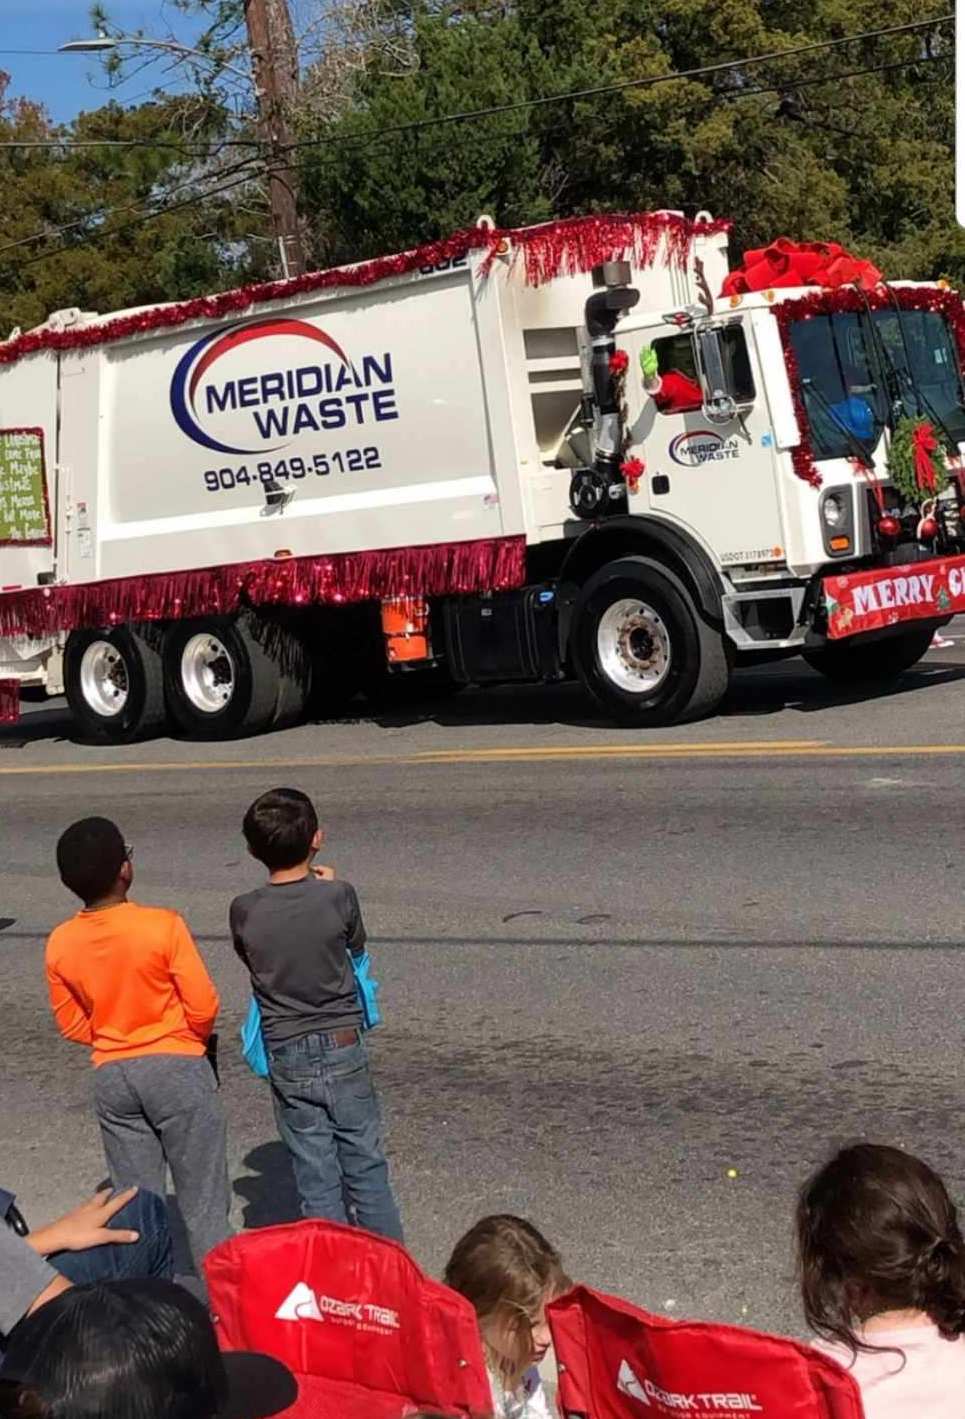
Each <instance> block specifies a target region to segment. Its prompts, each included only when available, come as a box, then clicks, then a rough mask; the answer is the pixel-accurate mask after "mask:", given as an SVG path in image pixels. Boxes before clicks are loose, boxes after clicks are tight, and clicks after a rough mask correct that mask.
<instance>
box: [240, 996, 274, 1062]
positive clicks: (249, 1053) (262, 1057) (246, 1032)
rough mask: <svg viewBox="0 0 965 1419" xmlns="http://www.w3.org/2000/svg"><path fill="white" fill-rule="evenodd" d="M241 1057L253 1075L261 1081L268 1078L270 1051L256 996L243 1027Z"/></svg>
mask: <svg viewBox="0 0 965 1419" xmlns="http://www.w3.org/2000/svg"><path fill="white" fill-rule="evenodd" d="M241 1055H242V1058H243V1059H244V1061H245V1064H247V1066H248V1068H249V1069H250V1070H251V1072H252V1074H257V1076H258V1078H259V1079H267V1078H268V1051H267V1050H266V1049H265V1037H264V1035H263V1034H262V1033H261V1011H260V1010H259V1009H258V1002H257V1000H256V999H255V997H254V996H252V997H251V1000H250V1001H249V1002H248V1014H247V1015H246V1016H245V1023H244V1024H243V1025H242V1027H241Z"/></svg>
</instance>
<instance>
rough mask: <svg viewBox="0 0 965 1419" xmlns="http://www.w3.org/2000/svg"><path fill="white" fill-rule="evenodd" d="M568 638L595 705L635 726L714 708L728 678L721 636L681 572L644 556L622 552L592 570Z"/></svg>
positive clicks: (654, 724)
mask: <svg viewBox="0 0 965 1419" xmlns="http://www.w3.org/2000/svg"><path fill="white" fill-rule="evenodd" d="M571 644H572V650H573V660H574V664H575V666H576V671H577V674H578V675H579V677H580V679H581V680H582V682H583V684H584V685H585V686H586V688H587V689H588V690H589V692H590V694H591V695H592V696H593V698H594V699H595V700H596V702H597V703H598V704H599V705H600V707H601V708H602V709H603V710H605V711H606V713H607V714H608V715H611V716H612V717H613V718H614V719H617V720H619V721H620V722H621V723H623V724H634V725H639V726H640V727H641V728H649V727H651V726H652V727H654V728H656V727H658V726H659V725H664V724H679V723H681V722H682V721H684V720H691V719H698V718H699V717H700V716H702V715H707V714H710V713H712V712H713V710H715V709H716V708H717V706H718V704H719V703H720V701H721V700H722V699H723V697H724V694H725V693H726V690H727V685H728V682H729V679H730V658H729V656H728V653H727V648H726V646H725V644H724V639H723V636H722V635H721V633H720V632H718V631H715V630H714V629H713V628H712V627H711V626H707V625H705V623H704V622H703V621H702V620H701V617H700V614H699V612H698V610H697V608H696V606H695V605H694V601H693V598H692V597H691V595H690V593H689V591H688V590H687V588H686V587H685V586H684V584H683V582H682V581H681V580H680V579H679V577H677V576H675V575H674V573H673V572H672V571H670V570H669V568H667V567H665V566H662V565H661V563H659V562H655V561H652V560H651V559H650V558H649V557H621V558H620V559H619V561H615V562H610V563H608V564H607V565H606V566H605V567H602V568H601V569H600V570H599V571H598V572H596V573H595V574H594V575H593V576H592V577H590V579H589V581H587V582H586V584H585V585H584V587H583V589H582V590H581V592H580V595H579V597H578V599H577V602H576V606H575V609H574V619H573V630H572V633H571Z"/></svg>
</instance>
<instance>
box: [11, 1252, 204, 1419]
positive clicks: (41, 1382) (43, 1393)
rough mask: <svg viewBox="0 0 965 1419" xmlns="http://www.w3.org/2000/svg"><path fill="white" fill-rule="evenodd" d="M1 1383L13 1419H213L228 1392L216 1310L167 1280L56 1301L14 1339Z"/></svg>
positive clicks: (82, 1290) (95, 1289)
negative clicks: (22, 1418) (214, 1319)
mask: <svg viewBox="0 0 965 1419" xmlns="http://www.w3.org/2000/svg"><path fill="white" fill-rule="evenodd" d="M8 1376H9V1377H10V1381H11V1382H7V1377H8ZM0 1377H2V1378H3V1379H4V1383H3V1385H0V1415H2V1416H3V1419H13V1416H15V1415H19V1416H25V1419H213V1416H214V1415H216V1414H217V1412H218V1410H219V1409H220V1408H221V1407H222V1405H223V1404H224V1401H225V1398H226V1396H227V1393H228V1381H227V1376H226V1373H225V1367H224V1362H223V1361H222V1358H221V1354H220V1352H219V1350H218V1342H217V1340H216V1338H215V1333H214V1327H213V1325H212V1324H211V1320H210V1318H209V1316H208V1312H207V1310H206V1309H205V1307H204V1306H203V1305H202V1303H201V1302H200V1301H199V1300H197V1299H196V1298H195V1297H194V1296H192V1295H190V1294H189V1293H188V1292H187V1291H184V1290H182V1288H181V1287H180V1286H177V1285H175V1283H174V1282H173V1281H162V1280H159V1279H153V1280H150V1281H133V1280H126V1281H110V1282H105V1283H104V1284H102V1285H93V1286H77V1287H73V1288H72V1289H70V1290H69V1291H64V1292H62V1294H61V1295H59V1296H55V1297H54V1299H53V1300H52V1301H48V1302H47V1304H46V1305H44V1306H41V1307H40V1308H39V1310H36V1311H34V1312H33V1313H32V1314H31V1315H29V1316H27V1317H25V1319H23V1320H22V1321H21V1322H20V1324H19V1325H18V1326H16V1328H15V1329H14V1330H13V1331H12V1332H11V1334H10V1335H9V1336H8V1337H7V1350H6V1353H5V1355H4V1357H3V1369H2V1370H0Z"/></svg>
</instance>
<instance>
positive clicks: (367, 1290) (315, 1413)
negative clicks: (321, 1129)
mask: <svg viewBox="0 0 965 1419" xmlns="http://www.w3.org/2000/svg"><path fill="white" fill-rule="evenodd" d="M204 1266H205V1272H206V1273H207V1278H208V1291H209V1295H210V1299H211V1309H212V1312H213V1313H214V1316H215V1327H216V1329H217V1332H218V1341H219V1343H220V1345H221V1347H222V1349H225V1350H261V1351H263V1352H265V1353H266V1354H268V1355H274V1356H275V1357H276V1358H277V1359H279V1360H281V1361H283V1362H284V1363H285V1364H286V1365H287V1366H288V1367H289V1369H291V1370H292V1371H294V1373H295V1376H296V1378H297V1379H298V1386H299V1395H298V1399H297V1401H296V1403H295V1404H294V1405H292V1407H291V1408H290V1409H289V1410H286V1414H287V1415H289V1416H291V1419H309V1416H311V1419H401V1416H403V1415H406V1414H412V1413H414V1412H415V1411H417V1410H420V1409H427V1410H432V1411H434V1412H436V1413H441V1414H446V1415H454V1416H462V1417H463V1419H471V1416H481V1415H486V1414H489V1413H491V1411H492V1399H491V1396H490V1388H489V1381H488V1379H487V1376H486V1366H485V1362H484V1360H483V1354H482V1346H481V1344H480V1340H479V1329H478V1326H477V1324H476V1316H475V1313H474V1311H473V1308H472V1306H471V1305H470V1304H469V1302H468V1301H467V1300H466V1299H465V1297H463V1296H459V1295H457V1294H456V1292H455V1291H451V1290H450V1289H449V1288H448V1287H447V1286H443V1285H442V1284H441V1283H440V1282H438V1281H432V1280H430V1278H429V1277H427V1276H425V1275H424V1274H423V1272H422V1271H420V1270H419V1268H418V1266H416V1264H415V1262H414V1261H413V1260H412V1258H411V1257H410V1256H409V1254H408V1252H406V1251H405V1249H404V1248H403V1247H401V1246H399V1245H398V1244H397V1243H396V1242H390V1241H386V1240H385V1238H383V1237H377V1236H375V1235H373V1234H372V1233H371V1232H364V1231H362V1230H361V1229H360V1228H358V1227H343V1226H339V1225H338V1224H337V1223H334V1222H321V1221H305V1222H293V1223H290V1224H288V1225H286V1226H281V1227H264V1228H261V1229H259V1230H257V1231H253V1232H243V1233H241V1234H239V1235H238V1236H236V1237H232V1238H230V1239H229V1240H228V1241H226V1242H222V1243H221V1244H220V1246H217V1247H215V1248H214V1249H213V1250H212V1251H211V1252H210V1253H209V1254H208V1256H207V1258H206V1260H205V1264H204Z"/></svg>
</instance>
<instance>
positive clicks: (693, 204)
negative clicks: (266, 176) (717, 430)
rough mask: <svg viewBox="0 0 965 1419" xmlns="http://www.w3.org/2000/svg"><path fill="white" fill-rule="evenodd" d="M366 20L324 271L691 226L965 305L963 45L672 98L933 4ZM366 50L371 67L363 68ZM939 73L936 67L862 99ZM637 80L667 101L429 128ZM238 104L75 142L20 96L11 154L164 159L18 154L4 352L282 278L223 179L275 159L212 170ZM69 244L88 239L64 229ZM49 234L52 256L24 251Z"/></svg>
mask: <svg viewBox="0 0 965 1419" xmlns="http://www.w3.org/2000/svg"><path fill="white" fill-rule="evenodd" d="M313 4H316V5H317V9H314V10H313ZM325 4H329V5H331V4H334V5H336V6H338V5H344V6H345V11H344V16H343V18H344V17H346V16H347V17H348V18H347V19H346V20H345V22H346V23H347V24H350V23H351V15H352V13H354V12H351V11H350V7H349V6H348V4H347V0H324V3H323V0H300V4H299V8H298V14H299V15H300V16H301V17H302V18H304V19H307V20H308V21H311V20H312V19H316V20H318V19H319V18H320V17H323V15H324V14H325V13H328V12H327V11H325V9H324V6H325ZM944 8H946V7H944V6H941V7H938V9H937V10H935V11H934V12H933V13H936V14H937V13H941V12H942V10H943V9H944ZM105 9H106V11H107V14H106V15H102V16H100V19H99V22H102V23H104V24H107V25H109V24H110V11H111V5H110V0H107V3H106V5H105ZM364 9H365V20H364V25H363V26H362V28H361V29H360V30H359V31H358V33H357V34H356V36H355V38H356V40H357V41H358V44H357V45H356V46H355V47H354V48H352V49H351V53H350V62H349V60H346V64H347V67H343V68H342V69H341V70H338V73H337V74H336V78H337V85H336V87H337V88H338V92H339V94H340V95H343V94H344V95H347V98H346V99H345V102H342V100H341V99H340V101H339V104H337V105H334V106H330V108H329V109H328V110H324V109H320V108H319V106H318V104H317V103H314V102H313V101H312V99H311V95H312V93H313V89H312V84H311V83H307V84H306V86H305V96H304V98H303V103H302V107H301V108H300V109H299V110H298V111H296V112H295V113H293V114H292V115H291V120H292V126H293V128H294V135H295V140H296V142H297V143H298V144H299V147H298V148H297V150H296V154H295V157H294V159H293V160H294V161H296V162H297V164H298V172H299V177H300V179H301V205H302V213H303V217H304V221H305V227H306V230H307V232H308V234H309V240H310V243H311V244H312V248H313V250H312V254H313V257H314V260H315V262H316V263H317V264H319V265H322V264H327V263H330V262H333V261H351V260H359V259H362V258H364V257H366V256H370V255H373V254H376V253H378V252H383V251H392V250H399V249H402V248H405V247H409V246H412V245H415V244H417V243H418V242H421V241H424V240H426V239H428V238H430V237H433V236H437V235H441V234H443V233H446V232H449V231H451V230H453V229H454V228H457V227H461V226H465V225H467V224H470V223H472V222H474V221H475V219H476V217H477V216H478V215H479V214H480V213H483V212H486V213H489V214H490V215H491V216H493V217H494V218H495V220H496V221H497V222H499V223H500V224H505V225H516V224H521V223H525V222H538V221H543V220H546V219H548V218H551V217H553V216H565V215H569V214H571V213H579V212H589V211H598V210H633V209H640V208H654V207H674V208H682V209H683V210H685V211H687V212H688V213H690V214H694V213H696V212H697V211H698V210H710V211H711V212H713V213H714V214H715V215H726V216H731V217H733V218H734V222H735V227H734V234H733V252H734V255H735V257H739V255H740V253H741V251H742V250H743V249H746V248H747V247H750V246H759V245H764V244H766V243H768V242H770V241H772V240H773V239H774V238H775V237H777V236H779V235H786V236H789V237H792V238H796V239H799V240H813V239H819V238H826V239H831V240H837V241H840V242H842V243H844V244H845V245H847V246H849V247H851V248H852V249H853V250H854V251H855V252H856V253H857V254H859V255H861V256H866V257H868V258H870V259H871V260H873V261H874V262H875V263H876V264H877V265H878V266H880V267H881V269H882V270H883V271H884V272H885V274H886V275H887V276H890V277H894V278H919V279H924V278H930V277H934V276H937V275H946V276H949V277H950V278H951V279H952V280H953V281H956V282H957V283H958V284H965V233H963V232H962V231H961V230H960V229H959V228H958V226H957V225H956V222H955V216H954V208H953V203H954V172H953V147H952V134H953V127H954V70H953V63H954V59H953V47H954V33H953V30H952V27H951V26H944V27H942V28H940V29H935V30H929V31H927V32H925V33H922V32H919V33H914V34H910V35H906V36H892V37H888V38H886V39H881V40H877V41H871V40H868V41H863V42H861V43H860V44H852V45H848V46H847V47H845V48H841V49H838V50H835V51H825V52H817V53H813V54H804V55H800V56H792V57H789V58H787V59H781V60H778V61H773V60H772V61H769V62H768V63H766V64H761V65H750V64H744V63H741V62H738V63H737V64H736V65H735V67H733V68H725V69H721V70H718V71H717V72H716V73H714V74H704V75H700V76H695V77H692V78H680V79H677V78H672V77H668V76H671V75H673V74H676V73H680V72H681V71H686V70H690V69H694V68H697V67H701V66H704V65H707V64H711V63H718V64H720V63H726V62H727V61H742V60H744V59H746V58H747V57H748V56H751V55H758V54H766V53H769V52H771V51H775V52H778V53H783V52H784V51H786V50H789V49H791V48H794V47H796V46H799V45H802V44H807V43H811V42H814V41H819V40H826V39H835V38H840V37H841V36H845V35H849V34H854V33H856V32H859V31H862V30H870V29H875V28H878V27H879V26H881V25H883V24H901V23H903V22H910V21H917V20H921V19H922V18H924V17H925V15H923V13H922V10H921V7H920V5H919V4H917V3H915V0H891V3H890V4H889V5H888V6H887V7H886V8H885V10H882V8H881V6H880V3H879V0H807V3H805V4H803V5H802V4H801V3H800V0H794V2H793V3H792V0H713V3H711V0H596V3H595V4H593V5H587V4H586V0H551V3H548V0H368V3H367V4H366V6H365V7H364ZM178 12H182V13H184V14H188V13H191V14H192V15H193V17H194V18H197V17H199V16H201V17H202V20H203V24H204V30H203V33H202V34H201V36H200V37H196V46H197V47H198V48H199V49H201V50H202V52H203V53H208V51H209V50H210V53H211V54H212V56H214V58H215V59H216V60H217V61H218V62H219V63H223V61H224V58H225V56H226V55H231V54H233V53H234V50H233V48H232V46H235V45H237V43H239V42H240V40H241V38H242V36H243V22H244V5H243V0H171V8H170V11H169V14H170V15H171V16H172V17H174V16H176V15H177V13H178ZM373 25H375V27H376V31H378V27H379V26H380V25H381V26H382V27H383V28H384V31H385V35H386V36H389V37H395V38H398V37H399V36H404V38H405V41H406V45H407V46H408V47H409V48H410V49H412V50H414V52H415V54H416V55H417V57H418V64H417V66H416V67H414V68H413V67H412V66H411V64H409V63H408V62H406V63H404V64H400V65H399V67H398V70H397V72H392V69H391V66H389V67H388V69H387V68H386V65H385V63H384V62H383V61H384V54H385V53H386V52H389V53H391V46H384V47H383V48H382V49H379V50H378V54H377V55H376V49H377V48H378V46H377V39H374V38H373V37H372V36H373V33H374V31H373V29H372V26H373ZM322 29H324V26H323V27H322ZM316 31H317V32H319V33H320V32H321V31H319V30H318V28H317V26H316ZM366 44H369V45H371V46H373V48H372V51H371V52H372V55H373V57H372V59H371V62H357V61H359V60H362V61H365V59H366V55H367V54H368V53H369V51H368V50H366V48H365V46H366ZM359 45H360V46H361V47H359ZM348 53H349V51H346V54H348ZM930 56H934V57H937V60H938V62H933V63H920V64H917V65H913V66H907V67H899V68H895V67H892V68H888V69H886V70H883V71H880V72H875V73H870V74H860V75H855V76H853V77H845V76H846V75H848V74H849V73H850V71H852V70H862V69H866V68H872V67H875V66H881V65H891V66H894V65H896V64H899V63H900V62H901V61H907V60H912V59H917V60H921V59H926V58H928V57H930ZM326 63H328V65H329V66H330V67H329V69H326V68H325V65H326ZM338 63H339V52H338V50H337V46H335V45H334V42H333V45H332V47H331V52H330V53H329V54H328V55H327V57H323V59H322V60H321V61H320V63H319V66H318V67H317V70H316V71H315V72H314V74H313V75H312V76H308V77H309V78H312V77H314V78H317V80H318V83H319V84H320V85H321V86H322V89H323V90H324V88H325V85H326V83H328V82H329V80H330V79H331V78H332V74H333V73H335V71H336V70H337V69H338ZM332 66H334V68H332ZM204 67H205V66H204V64H203V63H200V64H199V65H198V73H199V74H200V73H201V71H202V70H203V69H204ZM207 67H208V68H209V69H210V68H211V66H210V65H209V66H207ZM185 72H186V73H190V74H192V75H193V74H194V70H186V71H185ZM215 72H220V71H218V70H217V66H216V67H215ZM637 79H659V80H660V82H658V83H654V84H651V85H649V86H646V87H636V88H634V87H628V88H624V89H621V90H619V91H617V92H614V93H605V94H593V93H587V94H585V95H584V96H583V97H580V98H575V99H570V100H567V101H565V102H562V103H555V102H554V103H547V104H545V105H536V106H533V107H528V108H523V109H516V110H512V109H511V111H510V112H507V113H496V114H492V115H490V116H488V117H485V118H482V119H472V120H467V121H464V122H460V123H440V124H432V123H431V122H430V123H429V126H421V125H424V124H426V122H427V120H435V119H439V118H442V117H444V116H445V115H448V114H451V113H454V112H461V111H466V110H475V109H479V108H492V107H499V106H501V105H514V104H517V103H521V102H525V101H528V100H532V99H542V98H546V97H549V96H552V95H555V94H559V93H562V92H569V91H573V90H592V89H594V88H597V87H600V86H605V85H608V84H619V83H622V82H624V81H628V80H637ZM816 79H820V80H822V81H823V82H821V83H820V84H818V85H814V84H813V81H814V80H816ZM802 86H803V87H802ZM759 89H768V90H773V89H777V92H766V93H763V92H755V91H756V90H759ZM229 107H230V105H229V104H227V103H226V102H225V101H224V100H221V101H219V100H218V98H217V97H216V96H215V94H214V92H213V91H212V88H211V85H210V83H207V82H202V81H201V79H200V78H198V80H197V92H196V93H195V94H194V95H193V96H182V97H179V98H175V99H160V98H159V99H158V100H157V101H156V102H153V103H149V104H144V105H142V106H140V107H138V108H134V109H128V110H125V109H121V108H119V107H117V106H115V105H108V106H107V107H105V108H102V109H99V110H97V111H95V112H92V113H88V114H83V115H81V116H80V117H79V118H77V119H76V120H75V121H74V123H72V124H70V125H68V126H67V127H65V128H55V127H54V126H53V125H52V124H51V122H50V120H49V119H48V117H47V116H46V115H45V113H44V111H43V109H42V108H40V107H39V106H38V105H36V104H32V103H27V102H19V103H9V102H6V101H5V100H4V97H3V83H2V80H0V138H3V139H6V140H8V141H9V140H11V139H28V138H41V139H43V138H57V139H62V140H63V139H75V140H76V139H79V138H99V137H110V138H126V139H130V138H134V139H137V140H138V141H139V143H142V144H143V146H138V147H133V148H122V149H111V148H91V149H67V148H55V149H35V150H28V149H5V150H0V174H2V181H0V334H3V333H5V331H6V330H8V329H9V328H10V327H11V326H13V325H23V326H28V325H31V324H34V323H36V322H37V321H39V320H41V319H43V318H44V317H45V316H46V314H47V313H48V312H49V311H50V310H51V309H56V308H58V307H63V306H73V305H79V306H82V307H85V308H87V309H100V310H109V309H117V308H120V307H123V306H126V305H132V304H134V305H136V304H143V303H147V302H151V301H159V300H173V299H178V298H182V297H187V296H190V295H193V294H195V293H197V292H200V291H205V290H210V289H215V288H218V287H223V286H225V285H229V284H234V283H237V282H240V281H244V280H248V279H253V278H255V277H257V276H260V275H262V274H272V273H275V272H276V270H277V268H276V266H275V248H274V245H273V243H272V241H271V239H270V223H269V221H268V214H267V209H266V205H265V202H264V195H263V193H262V192H261V190H260V189H259V188H257V187H256V186H255V185H254V183H253V184H252V186H251V187H242V188H237V189H235V190H233V191H232V192H230V193H226V194H223V195H218V194H217V193H215V192H214V189H215V188H216V187H217V186H219V185H220V182H221V178H220V177H219V174H223V175H224V178H223V180H224V181H230V180H231V178H230V176H229V175H228V173H227V169H228V168H229V167H230V166H231V165H232V164H234V163H235V162H237V161H240V160H241V159H242V158H243V157H244V156H246V154H247V153H248V152H253V151H254V150H247V149H239V148H232V149H229V150H226V155H225V154H223V155H222V156H221V157H212V156H207V155H206V154H207V150H208V145H210V143H212V142H213V141H214V140H219V139H222V138H224V137H225V136H231V137H234V138H237V137H239V136H242V137H243V136H246V135H247V134H249V133H250V129H249V128H247V127H246V125H247V124H248V123H249V122H250V116H249V110H250V102H246V103H245V104H243V105H242V106H241V108H240V109H237V110H235V111H234V112H229V111H228V110H229ZM323 111H324V112H325V113H326V116H325V117H319V114H320V112H323ZM330 112H338V113H339V117H338V118H337V119H334V120H333V119H331V118H330V117H328V116H327V114H328V113H330ZM251 171H252V172H255V171H256V169H255V168H252V169H251ZM205 192H211V193H212V195H211V196H210V197H207V198H203V199H202V200H199V201H198V202H197V203H192V204H191V205H188V206H181V205H177V206H173V205H172V206H171V210H169V211H167V212H165V213H164V214H163V215H161V216H158V217H156V218H153V219H152V220H150V221H143V220H141V218H142V216H143V214H144V212H145V211H146V210H150V209H152V208H157V207H160V206H162V205H165V204H181V203H183V201H184V199H185V198H186V197H190V196H192V195H194V194H199V195H200V194H203V193H205ZM111 209H118V210H111ZM65 224H73V225H71V226H70V229H69V230H68V231H61V230H60V229H61V228H62V227H64V225H65ZM38 232H39V233H46V238H45V240H43V241H42V242H31V243H29V244H24V245H14V243H18V242H21V241H22V240H23V239H24V238H27V237H33V236H35V235H36V234H37V233H38ZM38 257H40V258H42V259H37V258H38Z"/></svg>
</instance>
